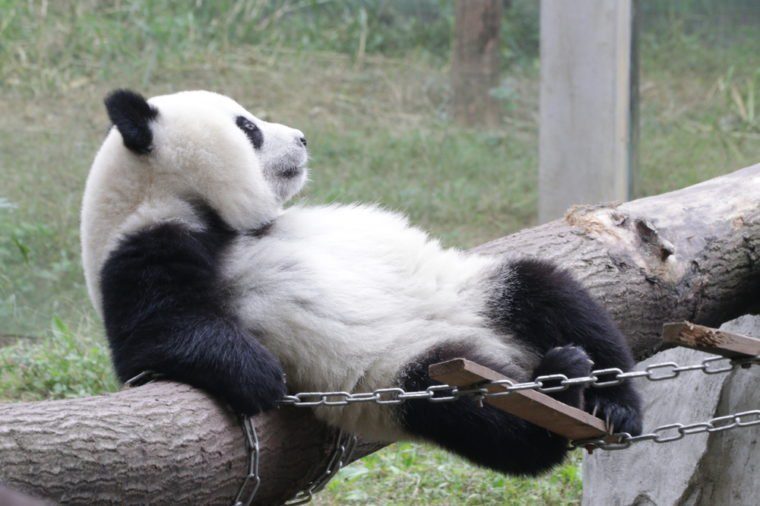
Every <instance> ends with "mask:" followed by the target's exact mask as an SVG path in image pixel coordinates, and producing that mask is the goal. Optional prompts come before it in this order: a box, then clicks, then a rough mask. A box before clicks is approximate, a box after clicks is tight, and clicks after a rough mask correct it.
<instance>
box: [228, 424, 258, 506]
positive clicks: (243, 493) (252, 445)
mask: <svg viewBox="0 0 760 506" xmlns="http://www.w3.org/2000/svg"><path fill="white" fill-rule="evenodd" d="M240 420H241V423H242V424H243V431H244V432H245V446H246V448H247V449H248V474H246V475H245V479H244V480H243V484H242V485H240V489H238V493H237V495H236V496H235V501H234V502H233V503H232V504H233V506H249V505H250V504H251V503H252V502H253V498H254V497H256V492H258V490H259V485H261V478H260V477H259V436H258V434H256V426H255V425H254V424H253V419H252V418H251V417H250V416H245V415H242V416H241V417H240Z"/></svg>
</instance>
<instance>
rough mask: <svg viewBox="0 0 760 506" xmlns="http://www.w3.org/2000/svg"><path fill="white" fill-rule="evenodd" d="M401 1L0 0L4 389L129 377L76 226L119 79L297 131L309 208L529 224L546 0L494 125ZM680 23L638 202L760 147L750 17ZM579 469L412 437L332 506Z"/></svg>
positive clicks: (486, 231)
mask: <svg viewBox="0 0 760 506" xmlns="http://www.w3.org/2000/svg"><path fill="white" fill-rule="evenodd" d="M694 2H696V0H694ZM402 4H405V2H385V3H384V2H372V1H355V2H326V3H325V2H320V1H316V0H315V1H310V2H303V3H301V2H295V3H294V2H285V1H274V0H273V1H269V0H267V1H264V0H260V1H256V0H246V1H243V2H239V3H237V4H236V5H237V7H235V9H239V10H237V11H235V10H230V9H231V8H232V7H233V6H232V3H231V2H226V1H220V2H203V1H199V2H196V8H193V9H187V8H185V7H181V8H180V7H178V6H177V5H173V4H171V3H169V2H152V1H150V0H122V1H112V2H96V1H95V0H82V1H79V2H73V1H60V2H47V3H45V2H34V1H28V2H20V1H13V0H0V13H2V15H0V89H2V90H3V91H2V94H1V95H0V322H2V323H0V344H6V345H7V346H4V347H3V348H0V399H2V400H6V401H21V400H35V399H45V398H61V397H70V396H78V395H90V394H95V393H99V392H103V391H110V390H113V389H115V388H116V387H117V385H116V382H115V380H114V378H113V374H112V372H111V369H110V365H109V361H108V355H107V351H106V347H105V343H104V340H103V335H102V330H101V324H100V322H99V321H98V320H97V319H96V317H95V316H94V314H93V312H92V310H91V309H90V305H89V301H88V300H87V295H86V292H85V289H84V283H83V278H82V273H81V267H80V260H79V238H78V215H79V214H78V213H79V204H80V199H81V193H82V189H83V186H84V181H85V177H86V174H87V170H88V168H89V164H90V161H91V160H92V157H93V156H94V153H95V151H96V150H97V147H98V145H99V144H100V142H101V140H102V138H103V136H104V134H105V132H106V129H107V126H108V125H107V119H106V116H105V112H104V111H103V108H102V105H101V102H100V99H101V97H102V96H103V95H104V94H105V93H106V92H107V91H108V90H110V89H112V88H115V87H123V86H128V87H133V88H135V89H138V90H140V91H142V92H143V93H145V94H147V95H154V94H159V93H166V92H170V91H176V90H180V89H188V88H209V89H214V90H217V91H220V92H222V93H226V94H229V95H231V96H233V97H235V98H236V99H238V100H239V101H240V102H241V103H243V104H244V105H246V106H248V107H249V108H250V109H251V110H252V112H254V113H255V114H257V115H259V116H262V117H264V118H269V119H272V120H275V121H280V122H283V123H286V124H290V125H293V126H295V127H298V128H300V129H302V130H304V131H305V132H306V133H307V135H308V137H309V141H310V142H309V146H310V149H311V150H312V157H313V161H312V168H313V172H312V181H311V182H310V185H309V187H308V189H307V191H306V192H305V194H304V196H303V197H302V199H303V201H306V202H312V203H323V202H333V201H335V202H351V201H372V202H380V203H382V204H383V205H385V206H387V207H390V208H393V209H398V210H401V211H404V212H406V213H407V214H409V216H410V217H411V219H412V221H413V222H414V223H415V224H417V225H419V226H421V227H423V228H425V229H427V230H429V231H430V232H431V233H432V234H433V235H435V236H438V237H440V238H441V239H442V240H443V242H444V243H445V244H447V245H450V246H458V247H469V246H473V245H475V244H478V243H480V242H483V241H485V240H488V239H490V238H494V237H498V236H501V235H505V234H507V233H510V232H513V231H515V230H518V229H520V228H524V227H526V226H529V225H531V224H533V223H534V220H535V204H536V167H537V164H538V160H537V127H538V125H537V124H536V116H537V110H538V105H537V104H538V97H537V88H538V86H537V84H538V66H537V60H536V47H535V45H536V30H535V26H536V23H537V21H536V19H537V18H536V8H535V6H534V4H535V3H534V2H532V1H522V0H516V1H515V2H513V4H514V5H515V6H516V8H515V9H516V10H515V12H513V13H509V14H508V19H507V20H506V21H505V26H508V27H509V33H508V34H507V35H508V37H509V39H508V42H507V44H506V45H505V49H504V51H505V53H504V56H505V61H506V62H507V63H506V64H507V67H505V71H504V76H505V79H504V81H503V84H502V86H501V87H500V88H499V90H498V91H499V93H498V96H499V97H501V99H502V105H503V113H504V123H503V125H502V126H501V127H500V128H497V129H492V130H489V131H482V130H478V129H465V128H461V127H457V126H456V125H454V124H452V123H451V122H450V121H449V117H448V106H449V101H450V90H449V88H448V78H447V62H446V60H447V56H448V51H449V47H448V45H447V44H448V29H449V28H450V24H451V20H450V3H449V2H445V1H440V2H439V1H437V0H430V1H427V0H425V1H424V2H420V3H419V4H418V5H419V6H420V7H419V12H417V11H414V12H411V11H409V12H407V11H404V10H403V9H406V8H409V7H408V6H404V5H402ZM297 5H300V6H302V7H299V9H296V10H294V11H292V12H285V13H282V10H281V9H286V8H288V7H287V6H297ZM668 5H669V4H668ZM695 5H696V4H695ZM747 5H749V4H747ZM384 6H385V7H384ZM388 6H390V7H388ZM431 6H432V7H431ZM386 8H387V9H390V11H388V12H390V13H388V12H385V11H383V9H386ZM256 9H259V10H258V11H257V10H256ZM278 9H279V10H278ZM431 9H432V10H431ZM436 9H437V10H436ZM447 9H448V10H447ZM695 9H696V7H695ZM756 11H757V9H755V11H752V12H756ZM278 12H280V14H277V13H278ZM362 12H364V14H362ZM694 12H697V11H693V10H690V11H688V12H686V13H687V14H693V13H694ZM661 13H662V11H653V12H652V13H649V14H648V15H649V18H648V19H650V20H656V19H658V16H659V15H660V14H661ZM666 14H667V16H664V17H663V21H662V22H661V23H659V24H658V23H654V22H651V23H649V24H646V23H645V24H644V33H643V34H642V75H641V92H642V104H641V145H640V148H641V149H640V163H641V166H640V171H639V173H638V174H637V180H636V185H635V187H636V194H637V195H639V196H640V195H649V194H655V193H661V192H663V191H668V190H671V189H675V188H679V187H683V186H686V185H689V184H692V183H695V182H698V181H701V180H704V179H707V178H710V177H714V176H716V175H719V174H722V173H725V172H728V171H730V170H734V169H738V168H740V167H742V166H746V165H749V164H751V163H756V162H758V161H759V160H760V142H758V141H760V124H759V123H758V118H757V116H758V112H760V111H758V110H757V107H758V106H757V105H756V104H757V102H758V99H757V96H756V95H757V90H760V56H758V54H757V51H756V46H757V36H756V35H752V32H751V30H742V29H736V30H733V31H732V32H731V34H730V36H728V35H726V36H724V37H723V38H719V39H717V40H715V39H711V38H709V37H706V36H705V32H704V31H698V30H697V31H695V30H694V28H693V24H689V23H687V22H686V21H684V20H687V21H688V19H690V18H687V16H686V15H685V14H684V13H683V12H671V11H667V12H666ZM278 16H279V17H278ZM362 16H363V17H364V18H362ZM447 16H448V17H447ZM758 16H760V13H758V14H757V15H756V16H755V18H754V19H755V21H757V20H758ZM336 19H341V20H342V22H341V23H337V22H336V21H335V20H336ZM362 19H364V21H362ZM749 19H750V20H751V19H753V18H751V16H750V17H749ZM420 20H422V21H424V22H422V21H420ZM344 21H345V22H344ZM745 21H746V20H745ZM262 26H264V28H260V27H262ZM257 27H259V28H257ZM326 28H327V29H326ZM747 28H752V26H751V24H750V25H749V26H748V27H747ZM362 33H364V35H362ZM362 36H364V37H365V38H366V44H365V52H364V53H360V52H359V51H358V41H359V40H360V38H361V37H362ZM579 473H580V471H579V459H578V456H577V455H576V456H574V458H573V459H572V460H571V461H569V462H568V464H566V465H565V466H563V467H561V468H559V469H558V470H556V471H555V472H553V473H552V474H550V475H548V476H546V477H544V478H542V479H539V480H523V479H513V478H505V477H503V476H500V475H498V474H495V473H491V472H488V471H485V470H482V469H479V468H475V467H473V466H471V465H469V464H467V463H465V462H463V461H461V460H460V459H458V458H455V457H452V456H450V455H448V454H446V453H443V452H441V451H438V450H435V449H432V448H429V447H425V446H421V445H412V444H399V445H394V446H392V447H390V448H387V449H385V450H383V451H381V452H379V453H377V454H374V455H372V456H369V457H366V458H365V459H363V460H362V461H361V462H357V463H355V464H353V465H351V466H350V467H348V468H346V469H345V470H344V471H343V472H341V474H340V475H339V476H338V478H337V479H335V480H334V481H333V482H331V483H330V484H329V486H328V488H327V490H326V491H325V492H323V493H322V494H321V495H320V496H319V498H318V503H319V504H344V503H362V504H408V503H417V502H419V503H430V504H552V505H560V504H577V503H578V501H579V497H580V491H581V480H580V476H579Z"/></svg>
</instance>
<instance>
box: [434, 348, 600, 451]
mask: <svg viewBox="0 0 760 506" xmlns="http://www.w3.org/2000/svg"><path fill="white" fill-rule="evenodd" d="M428 374H429V375H430V377H431V378H432V379H434V380H436V381H440V382H441V383H445V384H447V385H451V386H457V387H467V386H476V385H479V384H483V386H484V388H486V389H487V390H488V391H489V392H494V393H496V392H504V391H506V389H507V386H506V385H498V384H496V385H494V384H487V383H486V384H484V382H489V381H498V380H509V378H507V377H506V376H504V375H502V374H500V373H498V372H496V371H494V370H493V369H489V368H488V367H485V366H482V365H480V364H478V363H475V362H472V361H470V360H467V359H464V358H455V359H452V360H448V361H446V362H440V363H437V364H432V365H431V366H430V367H429V369H428ZM484 400H485V402H487V403H488V404H490V405H492V406H494V407H495V408H498V409H500V410H502V411H504V412H506V413H510V414H512V415H515V416H517V417H520V418H522V419H523V420H527V421H529V422H531V423H533V424H535V425H538V426H539V427H543V428H545V429H546V430H548V431H550V432H553V433H555V434H558V435H560V436H563V437H566V438H567V439H570V440H582V439H591V438H600V437H606V436H610V434H609V432H608V431H607V429H606V427H605V423H604V421H603V420H601V419H599V418H597V417H595V416H592V415H590V414H589V413H586V412H585V411H583V410H580V409H578V408H574V407H572V406H569V405H567V404H564V403H562V402H559V401H558V400H556V399H553V398H551V397H549V396H548V395H546V394H543V393H541V392H537V391H535V390H517V391H514V392H512V393H510V394H509V395H506V396H503V397H485V399H484ZM614 439H615V438H610V440H614Z"/></svg>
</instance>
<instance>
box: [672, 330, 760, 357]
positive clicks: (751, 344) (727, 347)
mask: <svg viewBox="0 0 760 506" xmlns="http://www.w3.org/2000/svg"><path fill="white" fill-rule="evenodd" d="M662 339H663V341H665V342H666V343H670V344H676V345H678V346H683V347H684V348H691V349H693V350H699V351H704V352H707V353H713V354H715V355H722V356H724V357H728V358H745V357H756V356H758V355H760V339H757V338H755V337H749V336H743V335H741V334H734V333H733V332H726V331H725V330H719V329H714V328H711V327H705V326H703V325H696V324H694V323H690V322H679V323H666V324H665V325H663V327H662Z"/></svg>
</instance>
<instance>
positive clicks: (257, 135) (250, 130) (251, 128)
mask: <svg viewBox="0 0 760 506" xmlns="http://www.w3.org/2000/svg"><path fill="white" fill-rule="evenodd" d="M235 124H237V126H238V128H240V130H242V131H243V133H245V135H247V136H248V140H250V141H251V144H253V147H254V148H255V149H260V148H261V145H262V144H264V135H263V134H262V133H261V129H260V128H259V127H257V126H256V124H255V123H254V122H253V121H251V120H249V119H248V118H246V117H245V116H238V117H237V119H236V120H235Z"/></svg>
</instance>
